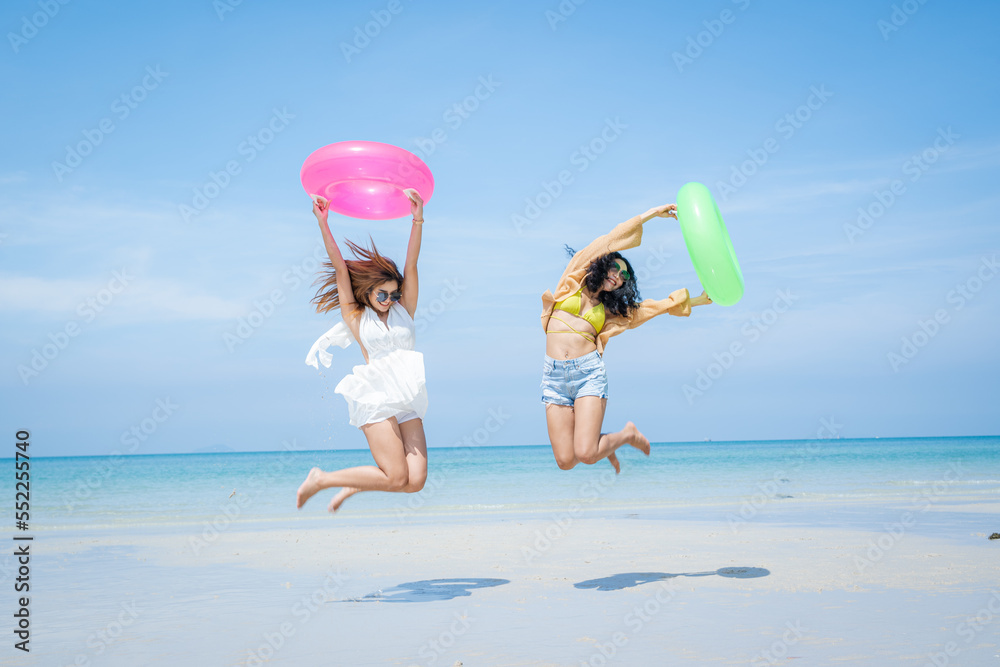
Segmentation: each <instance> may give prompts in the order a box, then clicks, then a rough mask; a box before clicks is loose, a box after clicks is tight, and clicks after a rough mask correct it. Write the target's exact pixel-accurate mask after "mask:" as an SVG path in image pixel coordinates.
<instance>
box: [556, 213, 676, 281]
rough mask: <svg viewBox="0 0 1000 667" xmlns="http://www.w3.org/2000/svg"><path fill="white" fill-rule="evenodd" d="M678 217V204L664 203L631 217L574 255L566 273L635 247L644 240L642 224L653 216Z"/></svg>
mask: <svg viewBox="0 0 1000 667" xmlns="http://www.w3.org/2000/svg"><path fill="white" fill-rule="evenodd" d="M657 217H659V218H674V219H676V218H677V204H664V205H662V206H657V207H655V208H651V209H649V210H648V211H646V212H645V213H640V214H639V215H637V216H635V217H633V218H629V219H628V220H626V221H625V222H623V223H621V224H619V225H618V226H617V227H615V228H614V229H612V230H611V231H610V232H608V233H607V234H605V235H604V236H599V237H597V238H596V239H594V240H593V241H591V242H590V244H588V245H587V247H586V248H584V249H583V250H581V251H580V252H578V253H576V254H575V255H573V259H571V260H570V261H569V265H567V267H566V273H572V272H574V271H576V270H578V269H581V268H586V267H587V266H589V265H590V263H591V262H592V261H594V260H595V259H597V258H598V257H601V256H603V255H607V254H608V253H611V252H616V251H619V250H628V249H629V248H635V247H636V246H637V245H639V243H641V242H642V226H643V225H644V224H646V223H647V222H648V221H650V220H652V219H653V218H657Z"/></svg>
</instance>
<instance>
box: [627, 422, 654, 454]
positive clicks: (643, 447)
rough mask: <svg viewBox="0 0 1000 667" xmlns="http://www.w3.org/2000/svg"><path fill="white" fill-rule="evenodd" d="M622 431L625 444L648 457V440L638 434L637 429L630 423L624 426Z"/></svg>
mask: <svg viewBox="0 0 1000 667" xmlns="http://www.w3.org/2000/svg"><path fill="white" fill-rule="evenodd" d="M622 431H624V432H625V442H627V443H628V444H630V445H632V446H633V447H635V448H636V449H638V450H639V451H640V452H642V453H643V454H645V455H646V456H649V438H647V437H646V436H644V435H643V434H642V433H640V432H639V429H637V428H636V427H635V424H633V423H632V422H629V423H627V424H625V428H623V429H622Z"/></svg>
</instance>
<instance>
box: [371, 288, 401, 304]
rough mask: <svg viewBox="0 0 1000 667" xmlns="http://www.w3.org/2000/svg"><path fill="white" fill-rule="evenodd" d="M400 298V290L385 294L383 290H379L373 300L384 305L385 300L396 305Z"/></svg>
mask: <svg viewBox="0 0 1000 667" xmlns="http://www.w3.org/2000/svg"><path fill="white" fill-rule="evenodd" d="M402 296H403V293H402V292H401V291H400V290H395V291H393V292H386V291H385V290H384V289H380V290H379V291H378V294H376V295H375V300H376V301H378V302H379V303H385V302H386V299H388V300H390V301H392V302H393V303H396V302H397V301H399V299H400V297H402Z"/></svg>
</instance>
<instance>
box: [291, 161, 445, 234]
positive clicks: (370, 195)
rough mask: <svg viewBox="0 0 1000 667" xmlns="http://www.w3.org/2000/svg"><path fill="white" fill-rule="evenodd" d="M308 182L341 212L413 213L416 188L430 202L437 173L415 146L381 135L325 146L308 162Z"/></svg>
mask: <svg viewBox="0 0 1000 667" xmlns="http://www.w3.org/2000/svg"><path fill="white" fill-rule="evenodd" d="M301 178H302V187H303V188H305V190H306V193H308V194H310V195H321V196H323V197H326V198H327V199H328V200H330V208H331V209H332V210H334V211H336V212H337V213H342V214H343V215H347V216H350V217H352V218H362V219H365V220H390V219H392V218H402V217H404V216H407V215H409V214H410V198H409V197H408V196H406V194H405V193H404V192H403V190H405V189H406V188H413V189H414V190H416V191H417V192H419V193H420V196H421V197H422V198H423V200H424V202H427V201H429V200H430V198H431V195H432V194H433V193H434V177H433V176H432V175H431V170H430V169H428V168H427V165H426V164H424V162H423V160H421V159H420V158H418V157H417V156H416V155H414V154H413V153H411V152H410V151H407V150H403V149H402V148H399V147H397V146H392V145H390V144H381V143H378V142H377V141H341V142H338V143H335V144H330V145H329V146H323V148H320V149H319V150H317V151H314V152H313V153H312V155H310V156H309V157H307V158H306V161H305V163H304V164H303V165H302V174H301Z"/></svg>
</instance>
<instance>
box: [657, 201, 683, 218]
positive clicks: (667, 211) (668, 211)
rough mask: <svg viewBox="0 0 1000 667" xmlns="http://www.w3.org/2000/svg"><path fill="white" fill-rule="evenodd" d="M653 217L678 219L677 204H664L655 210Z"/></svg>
mask: <svg viewBox="0 0 1000 667" xmlns="http://www.w3.org/2000/svg"><path fill="white" fill-rule="evenodd" d="M653 215H655V216H656V217H658V218H673V219H674V220H676V219H677V204H664V205H663V206H657V207H656V208H654V209H653Z"/></svg>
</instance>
